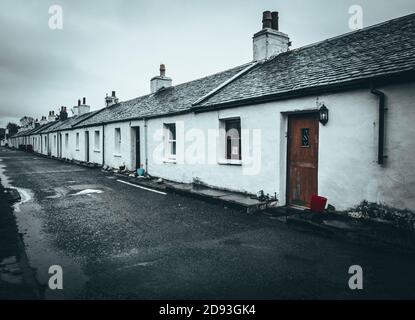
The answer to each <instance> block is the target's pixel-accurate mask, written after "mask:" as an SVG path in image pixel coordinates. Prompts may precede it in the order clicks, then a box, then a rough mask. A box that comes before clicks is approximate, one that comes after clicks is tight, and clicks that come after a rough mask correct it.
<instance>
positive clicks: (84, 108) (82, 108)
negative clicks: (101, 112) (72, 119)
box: [72, 97, 91, 116]
mask: <svg viewBox="0 0 415 320" xmlns="http://www.w3.org/2000/svg"><path fill="white" fill-rule="evenodd" d="M90 109H91V107H90V106H89V105H87V104H86V98H85V97H84V98H83V99H82V104H81V99H79V100H78V105H77V106H74V107H73V108H72V113H73V114H74V116H79V115H81V114H84V113H88V112H89V110H90Z"/></svg>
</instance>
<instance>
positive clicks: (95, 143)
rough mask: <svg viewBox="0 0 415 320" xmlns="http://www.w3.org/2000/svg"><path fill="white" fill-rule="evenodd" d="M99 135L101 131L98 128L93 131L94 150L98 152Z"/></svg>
mask: <svg viewBox="0 0 415 320" xmlns="http://www.w3.org/2000/svg"><path fill="white" fill-rule="evenodd" d="M100 135H101V132H100V131H99V130H95V131H94V151H96V152H99V151H100V141H99V139H100Z"/></svg>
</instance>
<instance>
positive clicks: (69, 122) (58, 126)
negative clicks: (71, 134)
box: [42, 110, 100, 133]
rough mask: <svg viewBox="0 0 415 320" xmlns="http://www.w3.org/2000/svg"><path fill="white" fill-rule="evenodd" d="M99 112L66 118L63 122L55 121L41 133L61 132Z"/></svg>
mask: <svg viewBox="0 0 415 320" xmlns="http://www.w3.org/2000/svg"><path fill="white" fill-rule="evenodd" d="M99 111H100V110H98V111H92V112H88V113H84V114H81V115H79V116H73V117H70V118H68V119H66V120H64V121H57V122H56V123H55V124H54V125H53V126H50V127H49V128H47V129H46V130H44V131H42V133H49V132H55V131H63V130H68V129H71V128H72V126H74V125H76V124H77V123H79V122H81V121H83V120H85V119H87V118H88V117H90V116H92V115H94V114H95V113H97V112H99Z"/></svg>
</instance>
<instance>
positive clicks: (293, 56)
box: [196, 14, 415, 109]
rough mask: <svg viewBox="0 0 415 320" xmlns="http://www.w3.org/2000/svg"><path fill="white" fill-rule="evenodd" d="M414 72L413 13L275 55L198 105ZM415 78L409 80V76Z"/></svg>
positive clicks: (203, 105)
mask: <svg viewBox="0 0 415 320" xmlns="http://www.w3.org/2000/svg"><path fill="white" fill-rule="evenodd" d="M414 70H415V14H411V15H408V16H404V17H401V18H397V19H393V20H390V21H387V22H384V23H381V24H378V25H375V26H372V27H368V28H364V29H361V30H359V31H355V32H351V33H348V34H345V35H342V36H338V37H335V38H331V39H328V40H325V41H322V42H319V43H316V44H313V45H310V46H306V47H302V48H299V49H295V50H292V51H288V52H286V53H282V54H280V55H276V56H275V57H274V58H271V59H269V60H267V61H265V62H263V63H259V64H258V65H257V66H255V67H253V68H252V69H251V70H250V71H248V72H247V73H245V74H244V75H242V76H241V77H238V78H237V79H236V80H235V81H233V82H231V83H230V84H228V85H227V86H225V87H224V88H223V89H221V90H219V91H218V92H217V93H216V94H214V95H212V96H210V97H209V98H207V99H205V100H204V101H201V102H200V103H199V104H198V105H197V106H196V108H198V107H205V108H206V107H207V108H206V109H209V107H210V106H214V105H220V104H224V105H226V103H228V104H229V103H231V102H236V101H243V100H246V99H249V101H252V100H255V98H260V97H264V96H267V95H270V96H274V97H276V96H278V95H279V94H280V95H285V96H287V93H290V92H295V91H300V90H304V89H309V88H317V87H324V86H326V87H327V86H328V85H336V84H341V83H346V82H352V81H356V80H362V79H367V78H375V77H379V76H387V75H391V74H396V73H402V72H408V71H414ZM414 80H415V77H414Z"/></svg>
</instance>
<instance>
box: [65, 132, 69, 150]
mask: <svg viewBox="0 0 415 320" xmlns="http://www.w3.org/2000/svg"><path fill="white" fill-rule="evenodd" d="M68 147H69V133H65V149H68Z"/></svg>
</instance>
